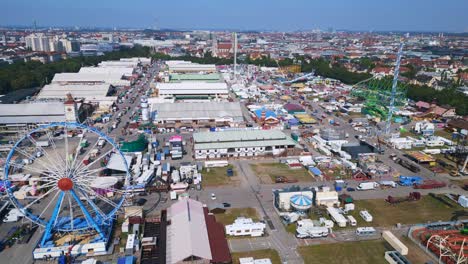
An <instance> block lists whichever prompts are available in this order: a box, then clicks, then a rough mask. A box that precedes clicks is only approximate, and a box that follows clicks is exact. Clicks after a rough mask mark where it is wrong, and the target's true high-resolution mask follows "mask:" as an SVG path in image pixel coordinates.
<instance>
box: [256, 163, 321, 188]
mask: <svg viewBox="0 0 468 264" xmlns="http://www.w3.org/2000/svg"><path fill="white" fill-rule="evenodd" d="M250 166H251V167H252V170H253V171H254V172H255V174H256V175H257V177H258V178H259V179H260V182H261V183H264V184H268V183H274V182H275V179H276V177H279V176H283V177H286V178H288V179H289V180H297V181H299V182H306V181H313V180H314V178H313V176H312V175H310V174H309V173H308V172H307V170H306V169H304V168H300V169H290V168H289V167H288V165H286V164H282V163H258V164H251V165H250Z"/></svg>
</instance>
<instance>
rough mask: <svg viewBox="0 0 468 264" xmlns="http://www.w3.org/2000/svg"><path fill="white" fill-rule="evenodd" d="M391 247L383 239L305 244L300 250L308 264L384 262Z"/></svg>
mask: <svg viewBox="0 0 468 264" xmlns="http://www.w3.org/2000/svg"><path fill="white" fill-rule="evenodd" d="M389 247H390V246H389V245H387V244H386V243H385V242H384V241H383V240H370V241H359V242H346V243H333V244H321V245H316V246H303V247H299V248H298V251H299V254H301V256H302V258H303V259H304V263H307V264H321V263H327V264H354V263H360V264H367V263H368V264H384V263H387V261H386V260H385V259H384V254H385V251H387V250H388V249H389Z"/></svg>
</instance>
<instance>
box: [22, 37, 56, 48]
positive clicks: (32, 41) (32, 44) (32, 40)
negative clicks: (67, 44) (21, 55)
mask: <svg viewBox="0 0 468 264" xmlns="http://www.w3.org/2000/svg"><path fill="white" fill-rule="evenodd" d="M25 41H26V47H27V48H30V49H31V50H33V51H46V52H50V51H52V50H51V47H50V42H51V41H53V39H51V38H49V37H48V36H46V35H44V33H33V34H31V35H29V36H27V37H26V38H25Z"/></svg>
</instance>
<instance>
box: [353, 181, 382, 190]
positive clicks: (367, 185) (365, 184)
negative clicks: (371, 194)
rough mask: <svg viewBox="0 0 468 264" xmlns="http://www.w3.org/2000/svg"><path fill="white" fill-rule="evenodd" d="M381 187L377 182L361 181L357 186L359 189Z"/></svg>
mask: <svg viewBox="0 0 468 264" xmlns="http://www.w3.org/2000/svg"><path fill="white" fill-rule="evenodd" d="M377 187H379V184H378V183H376V182H361V183H359V185H358V186H357V187H356V190H358V191H367V190H374V189H375V188H377Z"/></svg>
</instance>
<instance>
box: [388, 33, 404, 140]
mask: <svg viewBox="0 0 468 264" xmlns="http://www.w3.org/2000/svg"><path fill="white" fill-rule="evenodd" d="M403 46H404V42H403V39H402V40H401V42H400V48H399V49H398V53H397V60H396V63H395V69H394V71H393V83H392V97H391V99H390V109H389V111H388V116H387V124H386V126H385V134H387V135H388V134H390V128H391V124H392V116H393V111H394V110H395V96H396V92H397V84H398V75H399V74H400V63H401V56H402V55H403Z"/></svg>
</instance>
